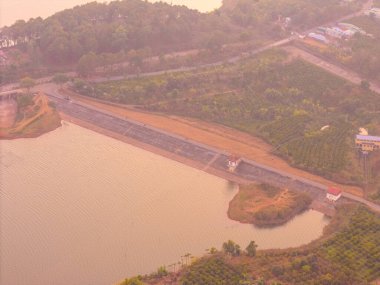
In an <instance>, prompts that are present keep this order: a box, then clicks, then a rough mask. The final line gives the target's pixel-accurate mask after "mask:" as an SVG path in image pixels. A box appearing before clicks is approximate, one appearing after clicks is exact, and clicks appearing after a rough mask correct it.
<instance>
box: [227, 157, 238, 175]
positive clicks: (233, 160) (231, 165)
mask: <svg viewBox="0 0 380 285" xmlns="http://www.w3.org/2000/svg"><path fill="white" fill-rule="evenodd" d="M240 162H241V158H240V157H237V156H235V155H231V156H230V157H229V158H228V170H229V171H230V172H234V171H235V169H236V168H237V167H238V166H239V163H240Z"/></svg>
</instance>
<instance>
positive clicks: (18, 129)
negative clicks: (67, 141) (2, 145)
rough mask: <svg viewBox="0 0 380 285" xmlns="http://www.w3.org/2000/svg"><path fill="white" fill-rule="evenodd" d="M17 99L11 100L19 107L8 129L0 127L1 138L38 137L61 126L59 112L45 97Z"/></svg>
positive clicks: (30, 96)
mask: <svg viewBox="0 0 380 285" xmlns="http://www.w3.org/2000/svg"><path fill="white" fill-rule="evenodd" d="M15 98H16V99H15V100H14V99H10V100H9V101H10V102H11V104H16V106H17V107H16V108H15V109H14V110H12V111H13V112H14V113H15V114H13V115H14V116H12V119H13V120H12V122H10V123H9V122H7V125H6V127H4V126H5V125H4V126H0V138H2V139H17V138H26V137H38V136H40V135H42V134H44V133H47V132H50V131H52V130H55V129H56V128H58V127H60V126H61V118H60V116H59V114H58V112H57V111H56V109H55V107H54V105H53V104H51V103H49V101H48V98H47V97H46V96H45V95H43V94H37V95H35V96H32V95H30V94H17V95H16V96H15ZM2 104H4V102H3V103H2ZM8 121H9V120H8Z"/></svg>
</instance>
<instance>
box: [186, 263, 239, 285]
mask: <svg viewBox="0 0 380 285" xmlns="http://www.w3.org/2000/svg"><path fill="white" fill-rule="evenodd" d="M242 280H244V276H243V273H242V271H241V270H238V269H236V268H234V267H232V266H231V265H228V264H227V263H225V262H224V261H223V260H222V259H221V258H215V259H214V258H213V259H205V260H202V261H200V262H198V263H196V264H194V265H192V266H191V267H190V268H189V270H188V272H186V273H185V275H184V276H183V278H182V285H200V284H202V285H239V284H241V282H240V281H242Z"/></svg>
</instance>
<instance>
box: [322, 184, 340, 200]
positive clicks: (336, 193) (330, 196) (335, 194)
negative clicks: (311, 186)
mask: <svg viewBox="0 0 380 285" xmlns="http://www.w3.org/2000/svg"><path fill="white" fill-rule="evenodd" d="M340 197H342V191H341V190H340V189H338V188H334V187H330V188H329V189H328V190H327V194H326V198H327V200H329V201H331V202H336V201H338V200H339V198H340Z"/></svg>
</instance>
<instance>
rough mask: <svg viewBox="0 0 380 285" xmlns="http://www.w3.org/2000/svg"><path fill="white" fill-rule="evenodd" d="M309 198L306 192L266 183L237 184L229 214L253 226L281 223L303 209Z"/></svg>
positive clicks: (234, 218)
mask: <svg viewBox="0 0 380 285" xmlns="http://www.w3.org/2000/svg"><path fill="white" fill-rule="evenodd" d="M310 203H311V198H310V197H309V196H308V195H307V194H305V193H299V192H296V191H292V190H288V189H280V188H277V187H274V186H270V185H267V184H260V185H254V184H252V185H245V186H240V189H239V192H238V194H236V196H235V197H234V198H233V200H232V201H231V202H230V206H229V209H228V216H229V217H230V218H231V219H233V220H236V221H239V222H242V223H250V224H254V225H256V226H275V225H281V224H284V223H286V222H287V221H289V220H290V219H292V218H293V217H294V216H296V215H297V214H299V213H301V212H302V211H304V210H306V209H307V208H308V207H309V205H310Z"/></svg>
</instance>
